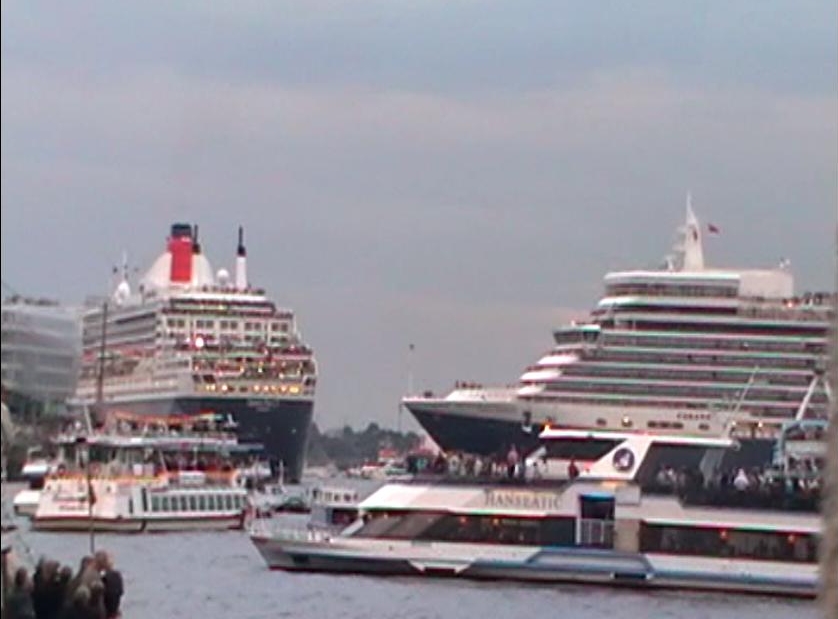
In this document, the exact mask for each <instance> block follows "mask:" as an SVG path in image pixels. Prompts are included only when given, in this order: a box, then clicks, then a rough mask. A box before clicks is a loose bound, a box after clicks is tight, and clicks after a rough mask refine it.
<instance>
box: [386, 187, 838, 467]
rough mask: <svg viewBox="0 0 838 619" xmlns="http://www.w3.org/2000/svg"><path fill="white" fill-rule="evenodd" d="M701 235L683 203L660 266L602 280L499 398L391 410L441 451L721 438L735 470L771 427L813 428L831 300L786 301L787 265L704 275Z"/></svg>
mask: <svg viewBox="0 0 838 619" xmlns="http://www.w3.org/2000/svg"><path fill="white" fill-rule="evenodd" d="M708 230H709V231H710V232H718V230H717V229H716V228H715V227H713V226H709V227H708ZM702 232H703V230H702V226H701V225H700V224H699V221H698V219H697V218H696V216H695V214H694V212H693V210H692V208H691V205H690V204H689V201H688V203H687V216H686V221H685V223H684V225H683V226H681V227H680V228H679V233H678V238H677V240H676V243H675V245H674V247H673V249H672V252H671V253H670V255H669V256H667V258H666V260H665V261H664V263H663V264H662V265H661V267H659V268H658V269H654V270H631V271H619V272H612V273H608V274H607V275H606V276H605V281H604V284H605V294H604V296H603V297H602V298H601V299H600V300H599V302H598V303H597V305H596V307H595V308H594V309H593V310H592V311H591V312H590V314H589V316H588V317H587V318H586V319H585V320H583V321H578V322H574V323H571V324H569V325H566V326H562V327H560V328H558V329H556V330H555V331H554V334H553V335H554V342H555V343H554V346H553V347H552V349H550V350H549V351H547V352H546V353H545V354H543V355H542V356H541V357H540V358H539V359H538V361H537V362H535V363H534V364H532V365H531V366H530V367H528V368H526V369H525V371H524V373H523V374H522V375H521V377H520V379H519V381H518V383H517V384H516V385H514V386H513V387H510V388H493V389H486V388H482V387H480V386H479V385H469V384H465V385H463V384H458V385H457V388H455V389H454V390H453V391H452V392H451V393H449V394H448V395H446V396H443V397H439V396H435V395H434V394H433V393H431V392H425V393H423V394H422V395H420V396H416V395H408V396H406V397H405V398H404V399H403V400H402V402H403V404H404V406H405V407H406V408H407V409H408V410H409V411H410V412H411V413H412V414H413V416H414V417H415V418H416V419H417V421H418V422H419V423H420V424H421V426H422V427H423V428H424V429H425V430H426V431H427V432H428V433H429V434H430V435H431V437H432V438H433V439H434V440H435V441H436V442H437V443H438V444H439V445H440V447H442V448H443V449H445V450H447V451H452V450H453V451H465V452H470V453H478V454H483V455H490V454H502V453H505V452H506V450H508V449H509V448H510V446H511V445H513V444H514V445H516V446H517V447H518V448H519V449H520V448H521V447H524V448H525V449H527V448H528V447H529V446H531V445H534V444H535V437H536V436H537V435H538V431H539V430H540V429H541V428H543V427H544V426H546V425H550V426H552V427H558V428H566V429H591V430H598V431H599V430H622V431H640V432H642V431H654V432H660V431H664V432H666V431H672V432H679V433H689V434H691V435H696V436H701V435H715V436H718V435H720V434H726V435H729V436H735V437H736V438H738V439H740V440H739V443H740V444H741V448H740V450H739V452H738V454H739V457H740V458H741V461H742V462H755V461H765V460H768V459H770V457H771V449H772V445H773V441H774V439H775V438H776V436H777V435H778V432H779V431H780V429H781V428H782V425H783V423H784V422H788V421H791V420H794V419H802V418H824V417H825V416H826V409H827V400H828V398H829V397H831V394H830V393H829V387H828V386H827V384H826V381H824V379H823V378H824V377H823V375H824V369H825V364H826V350H827V329H828V325H829V321H830V320H831V319H832V317H833V316H834V313H835V307H836V295H835V293H834V292H827V293H807V294H802V295H801V294H796V293H795V292H794V281H793V277H792V273H791V272H790V270H789V264H788V261H783V262H782V263H781V264H780V265H779V266H777V267H775V268H770V269H722V268H715V267H708V266H706V265H705V262H704V251H703V246H702Z"/></svg>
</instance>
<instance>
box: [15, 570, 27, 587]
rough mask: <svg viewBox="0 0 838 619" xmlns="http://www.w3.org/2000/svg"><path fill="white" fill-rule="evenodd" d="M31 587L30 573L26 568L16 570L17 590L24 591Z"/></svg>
mask: <svg viewBox="0 0 838 619" xmlns="http://www.w3.org/2000/svg"><path fill="white" fill-rule="evenodd" d="M28 585H29V573H28V572H27V571H26V568H25V567H19V568H17V570H15V589H24V588H26V587H27V586H28Z"/></svg>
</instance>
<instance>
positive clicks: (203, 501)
mask: <svg viewBox="0 0 838 619" xmlns="http://www.w3.org/2000/svg"><path fill="white" fill-rule="evenodd" d="M198 509H199V510H200V511H202V512H205V511H207V497H205V496H204V495H203V494H202V495H201V496H199V497H198Z"/></svg>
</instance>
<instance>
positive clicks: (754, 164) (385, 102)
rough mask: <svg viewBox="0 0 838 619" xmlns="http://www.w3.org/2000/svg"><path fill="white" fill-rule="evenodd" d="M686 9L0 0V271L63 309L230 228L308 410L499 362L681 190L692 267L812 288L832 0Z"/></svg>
mask: <svg viewBox="0 0 838 619" xmlns="http://www.w3.org/2000/svg"><path fill="white" fill-rule="evenodd" d="M696 4H698V5H700V6H694V3H674V2H660V1H659V0H658V1H655V2H642V1H639V2H597V3H584V2H559V1H557V0H543V1H535V2H532V1H526V0H524V1H517V2H512V1H507V2H492V1H486V0H481V1H479V2H478V1H476V0H462V1H458V0H422V1H418V0H411V1H398V0H380V1H367V2H352V1H349V0H306V1H304V2H299V1H296V2H281V1H265V2H247V1H242V0H238V1H236V2H229V3H222V2H203V1H194V2H178V3H168V2H162V3H139V2H137V3H133V4H129V3H116V2H111V1H107V2H105V1H102V2H98V3H96V2H42V3H34V2H27V1H21V2H5V1H3V3H2V16H1V17H2V19H0V27H2V91H1V92H2V133H1V134H0V135H1V136H2V139H0V141H1V142H2V246H1V248H2V278H3V281H4V284H8V285H10V286H12V287H13V288H14V289H16V290H18V291H20V292H21V293H24V294H31V295H44V296H51V297H57V298H60V299H62V300H65V301H67V302H76V303H77V302H80V301H81V300H82V299H83V298H84V297H85V296H86V295H88V294H96V293H101V292H102V290H103V289H104V287H105V285H106V283H107V281H108V277H109V273H110V269H111V267H112V265H113V264H115V263H117V262H118V261H119V260H120V256H121V254H122V252H123V250H125V251H127V252H128V254H129V256H130V259H131V261H132V263H134V264H137V265H138V266H141V267H142V268H143V269H145V268H147V267H148V266H149V265H150V263H151V261H152V260H153V258H154V257H155V256H156V255H157V254H158V253H159V252H160V251H161V250H162V248H163V247H164V242H165V237H166V235H167V232H168V228H169V225H170V224H171V223H172V222H174V221H188V222H195V223H198V224H200V232H201V237H202V240H203V247H204V250H205V252H206V253H207V254H208V256H209V258H210V260H211V261H212V263H213V265H214V267H215V268H219V267H222V266H226V267H228V268H230V267H231V266H232V263H233V256H234V250H235V241H236V239H235V235H236V227H237V226H238V225H239V224H243V225H244V226H245V229H246V236H247V245H248V252H249V257H250V274H251V280H252V282H253V283H255V284H257V285H262V286H265V287H266V288H267V289H268V290H269V291H270V292H271V294H272V296H274V297H275V299H276V300H277V301H278V302H279V303H280V304H282V305H285V306H289V307H291V308H293V309H294V310H295V311H296V312H297V315H298V319H299V325H300V327H301V329H302V332H303V335H304V337H305V339H306V340H307V341H308V342H309V343H310V344H311V345H312V346H313V347H314V348H315V351H316V354H317V358H318V361H319V365H320V371H321V376H320V381H319V384H318V389H319V392H318V394H317V402H316V408H315V419H316V420H317V421H318V422H319V423H320V425H321V427H333V426H337V425H340V424H342V423H351V424H353V425H359V426H360V425H365V424H366V423H367V422H368V421H370V420H374V421H378V422H379V423H384V424H387V425H391V426H395V425H396V420H397V410H398V401H399V398H400V396H401V395H402V394H403V392H404V391H405V390H406V388H407V382H408V374H409V372H410V370H411V368H412V373H413V375H414V383H415V385H416V386H417V387H422V388H425V387H429V388H433V389H435V390H438V391H442V390H444V389H446V388H448V387H450V386H451V385H452V384H453V382H454V381H455V380H458V379H469V380H475V381H483V382H486V383H492V382H500V383H506V382H513V381H514V380H515V379H516V378H517V376H518V375H519V374H520V372H521V370H522V368H523V367H524V366H525V365H527V364H529V363H531V362H533V361H534V360H535V359H537V358H538V357H539V356H540V354H541V353H542V352H544V351H546V350H548V349H549V348H550V345H551V328H552V327H554V326H556V325H558V324H559V323H561V322H562V321H564V320H566V319H567V318H568V317H569V316H572V315H574V314H580V313H584V311H585V310H587V309H588V308H590V307H591V306H592V305H593V304H594V303H595V302H596V300H597V297H598V295H599V294H600V292H601V281H602V276H603V275H604V274H605V272H607V271H608V270H611V269H618V268H631V267H643V266H649V265H652V264H657V263H658V262H659V261H660V258H661V257H662V256H663V255H664V254H665V253H666V252H667V251H668V248H669V246H670V245H671V242H672V238H673V235H674V231H675V228H676V226H677V225H678V224H679V223H680V222H681V221H682V219H683V216H684V200H685V195H686V192H687V191H688V190H689V191H691V192H692V195H693V204H694V208H695V210H696V212H697V214H698V216H699V217H700V218H701V219H702V220H704V221H705V222H708V221H711V222H713V223H714V224H715V225H717V226H718V227H720V228H721V230H722V234H721V235H720V236H718V237H713V238H710V239H707V241H706V246H705V254H706V256H707V259H708V262H710V263H712V264H715V265H719V266H766V265H773V264H776V263H777V262H778V261H779V260H780V259H781V258H783V257H787V258H789V259H790V260H791V263H792V267H793V269H794V271H795V273H796V276H797V282H798V288H800V289H801V290H802V289H810V288H821V289H828V288H831V282H832V281H834V279H833V277H832V273H833V271H832V269H833V267H834V260H833V258H832V252H833V251H834V245H833V240H834V230H835V228H834V224H835V219H836V208H837V207H836V195H838V181H837V180H836V175H837V174H838V173H837V172H836V171H837V170H838V8H837V7H838V4H836V2H835V1H834V0H824V1H820V2H807V1H800V2H794V3H788V2H771V1H766V0H756V1H753V2H746V1H740V2H734V3H730V2H709V3H696ZM5 292H6V290H5V286H4V293H5ZM410 343H414V344H415V351H414V352H413V353H412V356H413V359H412V360H411V359H409V356H410V355H409V352H408V348H409V344H410Z"/></svg>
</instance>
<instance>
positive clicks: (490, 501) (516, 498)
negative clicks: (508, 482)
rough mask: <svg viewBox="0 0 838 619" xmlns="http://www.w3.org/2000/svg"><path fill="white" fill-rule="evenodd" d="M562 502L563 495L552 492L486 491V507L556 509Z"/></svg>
mask: <svg viewBox="0 0 838 619" xmlns="http://www.w3.org/2000/svg"><path fill="white" fill-rule="evenodd" d="M561 504H562V497H561V495H559V494H554V493H550V492H510V491H500V490H488V491H486V507H491V508H499V509H531V510H539V511H555V510H559V509H560V508H561Z"/></svg>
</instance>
